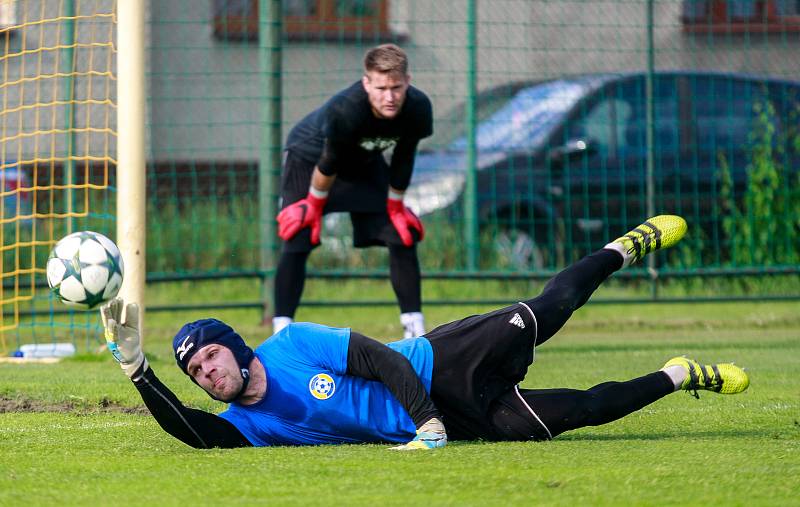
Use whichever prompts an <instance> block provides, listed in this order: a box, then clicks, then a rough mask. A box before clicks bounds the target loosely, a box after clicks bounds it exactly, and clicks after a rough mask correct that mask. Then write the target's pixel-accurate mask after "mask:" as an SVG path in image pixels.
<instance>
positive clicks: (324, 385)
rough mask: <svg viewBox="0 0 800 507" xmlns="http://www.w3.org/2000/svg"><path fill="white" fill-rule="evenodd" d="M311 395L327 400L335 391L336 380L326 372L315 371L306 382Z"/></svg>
mask: <svg viewBox="0 0 800 507" xmlns="http://www.w3.org/2000/svg"><path fill="white" fill-rule="evenodd" d="M308 390H309V391H311V396H313V397H314V398H316V399H318V400H327V399H328V398H330V397H331V396H333V393H334V392H336V382H334V381H333V378H331V376H330V375H328V374H327V373H317V374H316V375H314V376H313V377H311V381H310V382H309V383H308Z"/></svg>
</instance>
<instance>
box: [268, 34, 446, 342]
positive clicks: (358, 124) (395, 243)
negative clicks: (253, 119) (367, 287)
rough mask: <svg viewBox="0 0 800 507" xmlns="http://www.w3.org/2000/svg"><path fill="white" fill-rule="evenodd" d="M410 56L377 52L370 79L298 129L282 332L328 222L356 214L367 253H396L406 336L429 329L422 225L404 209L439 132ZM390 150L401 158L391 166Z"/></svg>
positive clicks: (277, 324) (288, 194)
mask: <svg viewBox="0 0 800 507" xmlns="http://www.w3.org/2000/svg"><path fill="white" fill-rule="evenodd" d="M410 80H411V76H410V74H409V73H408V58H407V56H406V54H405V52H403V50H402V49H400V48H399V47H397V46H395V45H394V44H383V45H380V46H377V47H374V48H372V49H370V50H369V51H367V53H366V55H365V57H364V76H363V77H362V78H361V80H360V81H357V82H356V83H353V84H352V85H351V86H349V87H347V88H345V89H344V90H342V91H341V92H339V93H337V94H336V95H334V96H333V97H332V98H331V99H330V100H328V101H327V102H326V103H325V104H324V105H323V106H322V107H320V108H319V109H317V110H315V111H313V112H312V113H310V114H309V115H308V116H306V117H305V118H303V119H302V120H301V121H300V122H299V123H298V124H297V125H296V126H295V127H294V128H293V129H292V131H291V132H290V133H289V137H288V140H287V143H286V149H285V153H284V162H283V168H282V174H281V207H282V208H283V209H282V210H281V212H280V213H279V214H278V217H277V220H278V235H279V236H280V237H281V239H283V240H284V245H283V250H282V252H281V256H280V259H279V261H278V266H277V271H276V275H275V316H274V317H273V319H272V327H273V332H274V333H277V332H279V331H280V330H281V329H283V328H284V327H286V326H287V325H288V324H290V323H292V322H293V320H294V314H295V311H296V310H297V307H298V305H299V304H300V298H301V296H302V293H303V286H304V284H305V277H306V262H307V260H308V256H309V254H310V253H311V250H313V249H314V248H315V247H316V246H318V245H319V243H320V231H321V228H322V216H323V215H324V214H325V213H329V212H337V211H347V212H350V219H351V221H352V224H353V245H354V246H355V247H357V248H365V247H369V246H385V247H387V248H388V249H389V273H390V278H391V282H392V288H393V289H394V292H395V294H396V296H397V301H398V303H399V304H400V312H401V313H400V322H401V323H402V325H403V328H404V336H405V337H412V336H420V335H422V334H423V333H424V332H425V322H424V319H423V316H422V311H421V309H422V296H421V280H420V268H419V259H418V257H417V250H416V243H417V242H418V241H421V240H422V238H423V236H424V229H423V227H422V223H421V222H420V221H419V219H418V218H417V216H416V215H414V213H413V212H411V210H409V209H407V208H406V207H405V206H404V204H403V194H404V192H405V190H406V188H408V184H409V182H410V181H411V172H412V169H413V166H414V156H415V155H416V151H417V144H418V143H419V141H420V139H423V138H425V137H428V136H430V135H431V134H432V133H433V113H432V108H431V103H430V100H429V99H428V97H427V96H426V95H425V94H424V93H423V92H422V91H420V90H419V89H417V88H414V87H413V86H411V85H410ZM384 153H386V154H387V155H388V154H389V153H391V162H389V163H387V161H386V160H385V159H384Z"/></svg>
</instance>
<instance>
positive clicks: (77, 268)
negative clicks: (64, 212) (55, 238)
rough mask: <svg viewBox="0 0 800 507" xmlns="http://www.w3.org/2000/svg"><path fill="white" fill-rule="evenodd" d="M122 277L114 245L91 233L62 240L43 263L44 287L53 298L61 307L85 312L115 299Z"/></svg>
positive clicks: (122, 271)
mask: <svg viewBox="0 0 800 507" xmlns="http://www.w3.org/2000/svg"><path fill="white" fill-rule="evenodd" d="M123 274H124V267H123V265H122V255H121V254H120V252H119V248H117V245H115V244H114V242H113V241H111V240H110V239H108V238H107V237H105V236H103V235H102V234H99V233H97V232H92V231H81V232H74V233H72V234H70V235H69V236H66V237H64V238H63V239H61V240H60V241H59V242H58V243H56V246H55V248H53V251H52V252H50V257H49V258H48V259H47V283H48V285H50V289H51V290H52V291H53V294H55V295H56V297H58V298H59V299H60V300H61V301H63V302H64V304H66V305H69V306H73V307H76V308H82V309H85V310H88V309H90V308H94V307H95V306H97V305H99V304H101V303H104V302H106V301H108V300H109V299H111V298H113V297H114V296H116V295H117V293H118V292H119V288H120V287H121V286H122V277H123Z"/></svg>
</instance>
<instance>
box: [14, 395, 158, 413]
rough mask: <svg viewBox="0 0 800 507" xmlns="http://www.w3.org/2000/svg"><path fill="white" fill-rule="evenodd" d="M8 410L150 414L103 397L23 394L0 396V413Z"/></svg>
mask: <svg viewBox="0 0 800 507" xmlns="http://www.w3.org/2000/svg"><path fill="white" fill-rule="evenodd" d="M10 412H25V413H31V412H71V413H74V414H79V415H85V414H99V413H108V412H113V413H120V414H134V415H150V411H149V410H147V407H143V406H139V407H126V406H123V405H120V404H119V403H118V402H116V401H113V400H109V399H108V398H103V399H101V400H99V401H94V402H92V401H88V400H84V399H83V398H75V399H72V400H67V401H56V402H54V401H44V400H37V399H33V398H26V397H24V396H13V397H12V396H0V414H5V413H10Z"/></svg>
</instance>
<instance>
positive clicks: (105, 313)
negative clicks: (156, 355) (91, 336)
mask: <svg viewBox="0 0 800 507" xmlns="http://www.w3.org/2000/svg"><path fill="white" fill-rule="evenodd" d="M123 305H124V302H123V301H122V298H114V299H112V300H111V301H109V302H108V303H106V304H105V305H103V306H102V307H101V308H100V317H101V318H102V319H103V327H104V328H105V338H106V345H107V346H108V350H110V351H111V354H112V355H113V356H114V359H116V360H117V362H119V365H120V367H121V368H122V371H124V372H125V375H127V376H128V378H130V379H131V380H134V378H133V377H134V376H135V375H136V372H137V371H139V370H140V369H141V373H140V374H142V373H144V372H145V371H147V368H149V365H148V364H147V359H145V357H144V352H142V345H141V337H140V336H139V305H137V304H136V303H130V304H128V305H127V306H126V307H125V322H122V307H123Z"/></svg>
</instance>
